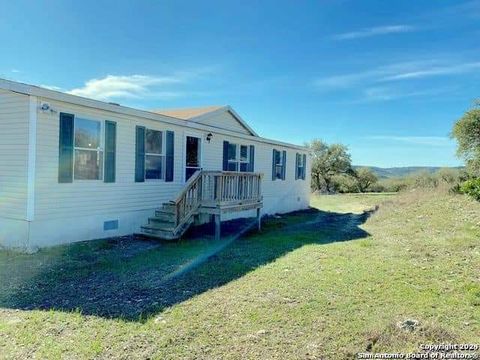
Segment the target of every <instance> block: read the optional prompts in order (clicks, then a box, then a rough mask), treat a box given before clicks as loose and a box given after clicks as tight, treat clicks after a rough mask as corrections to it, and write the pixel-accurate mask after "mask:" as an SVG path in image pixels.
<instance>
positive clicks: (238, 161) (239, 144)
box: [228, 142, 250, 172]
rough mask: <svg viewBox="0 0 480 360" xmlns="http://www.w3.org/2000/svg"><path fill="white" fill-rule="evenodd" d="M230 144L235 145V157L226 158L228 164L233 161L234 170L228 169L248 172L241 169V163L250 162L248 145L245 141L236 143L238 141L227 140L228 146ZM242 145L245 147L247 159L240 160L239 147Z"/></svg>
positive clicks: (240, 152)
mask: <svg viewBox="0 0 480 360" xmlns="http://www.w3.org/2000/svg"><path fill="white" fill-rule="evenodd" d="M230 145H235V147H236V148H235V159H233V160H232V159H228V164H231V163H235V164H236V166H235V168H236V170H230V171H236V172H248V171H241V170H240V169H241V165H242V164H247V165H248V164H250V145H247V144H245V143H238V142H235V143H234V142H228V146H230ZM242 146H244V147H246V148H247V160H241V154H242V151H241V148H242Z"/></svg>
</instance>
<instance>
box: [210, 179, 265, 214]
mask: <svg viewBox="0 0 480 360" xmlns="http://www.w3.org/2000/svg"><path fill="white" fill-rule="evenodd" d="M202 177H203V180H202V181H203V198H202V202H203V204H204V206H225V205H235V204H245V203H249V202H259V201H261V200H262V174H259V173H245V172H235V171H204V172H203V174H202Z"/></svg>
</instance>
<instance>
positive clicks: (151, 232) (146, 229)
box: [141, 226, 181, 240]
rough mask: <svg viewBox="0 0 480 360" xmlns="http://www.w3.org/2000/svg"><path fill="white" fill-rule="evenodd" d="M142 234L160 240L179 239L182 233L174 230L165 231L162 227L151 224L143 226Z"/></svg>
mask: <svg viewBox="0 0 480 360" xmlns="http://www.w3.org/2000/svg"><path fill="white" fill-rule="evenodd" d="M141 229H142V231H141V234H142V235H145V236H148V237H153V238H156V239H160V240H177V239H179V238H180V236H181V235H176V234H174V233H173V232H172V231H164V230H160V229H155V228H152V227H150V226H142V228H141Z"/></svg>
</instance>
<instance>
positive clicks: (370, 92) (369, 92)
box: [354, 87, 452, 103]
mask: <svg viewBox="0 0 480 360" xmlns="http://www.w3.org/2000/svg"><path fill="white" fill-rule="evenodd" d="M451 90H452V89H451V88H446V87H443V88H434V89H426V90H412V89H403V90H399V89H395V88H391V87H371V88H366V89H364V90H363V91H362V93H363V97H362V98H361V99H360V100H357V101H354V102H357V103H362V102H374V101H390V100H396V99H401V98H411V97H418V96H432V97H433V96H435V95H439V94H443V93H447V92H450V91H451Z"/></svg>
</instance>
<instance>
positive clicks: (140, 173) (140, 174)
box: [135, 126, 145, 182]
mask: <svg viewBox="0 0 480 360" xmlns="http://www.w3.org/2000/svg"><path fill="white" fill-rule="evenodd" d="M144 181H145V127H143V126H137V127H136V132H135V182H144Z"/></svg>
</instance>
